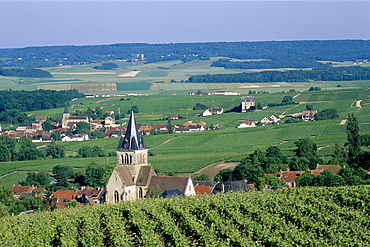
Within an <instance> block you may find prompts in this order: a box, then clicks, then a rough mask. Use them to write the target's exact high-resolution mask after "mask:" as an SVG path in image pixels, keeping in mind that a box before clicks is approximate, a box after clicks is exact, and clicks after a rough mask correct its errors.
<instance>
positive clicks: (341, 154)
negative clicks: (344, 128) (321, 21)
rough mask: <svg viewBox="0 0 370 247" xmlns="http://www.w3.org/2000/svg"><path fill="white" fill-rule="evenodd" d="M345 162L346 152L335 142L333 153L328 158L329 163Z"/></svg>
mask: <svg viewBox="0 0 370 247" xmlns="http://www.w3.org/2000/svg"><path fill="white" fill-rule="evenodd" d="M345 162H346V152H345V151H344V149H343V147H341V146H340V145H339V144H338V143H335V144H334V153H333V155H332V158H331V160H330V164H333V165H339V164H341V163H345Z"/></svg>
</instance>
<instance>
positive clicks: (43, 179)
mask: <svg viewBox="0 0 370 247" xmlns="http://www.w3.org/2000/svg"><path fill="white" fill-rule="evenodd" d="M50 180H51V179H50V175H49V173H47V172H29V173H27V177H26V180H25V181H23V182H21V185H24V186H30V185H35V186H36V187H40V186H46V185H48V184H49V183H50Z"/></svg>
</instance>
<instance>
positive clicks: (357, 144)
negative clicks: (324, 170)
mask: <svg viewBox="0 0 370 247" xmlns="http://www.w3.org/2000/svg"><path fill="white" fill-rule="evenodd" d="M346 132H347V142H346V144H345V145H346V146H347V148H348V156H347V162H348V164H349V165H351V166H354V167H357V166H358V164H357V160H358V156H359V154H360V151H361V139H360V135H359V127H358V121H357V117H356V116H355V115H354V114H353V113H350V114H348V120H347V126H346Z"/></svg>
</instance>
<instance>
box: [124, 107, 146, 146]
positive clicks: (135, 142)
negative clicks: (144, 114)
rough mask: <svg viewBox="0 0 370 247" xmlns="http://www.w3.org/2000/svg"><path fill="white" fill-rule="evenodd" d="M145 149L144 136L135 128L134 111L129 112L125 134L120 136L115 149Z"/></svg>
mask: <svg viewBox="0 0 370 247" xmlns="http://www.w3.org/2000/svg"><path fill="white" fill-rule="evenodd" d="M142 149H147V148H146V144H145V142H144V138H143V137H141V136H140V135H139V131H138V130H137V128H136V123H135V116H134V112H131V117H130V120H129V122H128V125H127V129H126V132H125V136H123V137H121V139H120V141H119V143H118V147H117V151H119V150H142Z"/></svg>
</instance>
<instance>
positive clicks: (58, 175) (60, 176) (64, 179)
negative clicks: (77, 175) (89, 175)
mask: <svg viewBox="0 0 370 247" xmlns="http://www.w3.org/2000/svg"><path fill="white" fill-rule="evenodd" d="M52 172H53V174H54V178H55V179H56V180H57V182H58V184H57V186H58V187H68V185H69V184H68V178H70V177H71V176H72V175H73V171H72V168H71V167H65V166H60V165H57V166H54V167H53V170H52Z"/></svg>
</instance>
